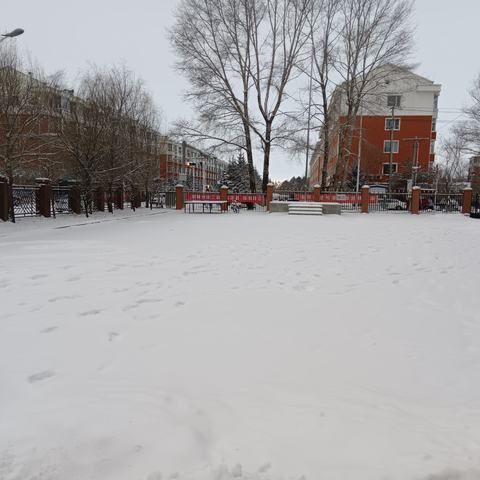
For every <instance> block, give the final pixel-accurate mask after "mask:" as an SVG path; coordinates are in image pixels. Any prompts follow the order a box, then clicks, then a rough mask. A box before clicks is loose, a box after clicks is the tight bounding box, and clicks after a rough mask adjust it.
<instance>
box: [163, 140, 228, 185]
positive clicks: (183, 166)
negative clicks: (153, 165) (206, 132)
mask: <svg viewBox="0 0 480 480" xmlns="http://www.w3.org/2000/svg"><path fill="white" fill-rule="evenodd" d="M225 168H226V163H225V162H224V161H222V160H219V159H218V158H216V157H215V156H213V155H210V154H208V153H206V152H203V151H202V150H199V149H198V148H196V147H193V146H192V145H189V144H188V143H186V142H181V143H178V142H175V141H174V140H173V139H169V138H168V137H165V138H164V139H163V142H162V150H161V154H160V181H161V182H162V183H164V184H165V185H167V186H170V187H172V186H174V185H176V184H178V183H181V184H184V185H186V186H187V188H189V189H191V190H195V191H200V192H201V191H206V190H212V189H214V188H216V187H217V186H218V183H219V182H220V180H221V179H222V176H223V172H224V171H225Z"/></svg>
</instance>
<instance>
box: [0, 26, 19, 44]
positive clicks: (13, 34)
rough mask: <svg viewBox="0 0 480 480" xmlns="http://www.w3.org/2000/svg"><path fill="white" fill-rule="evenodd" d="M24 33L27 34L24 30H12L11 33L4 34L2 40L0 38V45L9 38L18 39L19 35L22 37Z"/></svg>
mask: <svg viewBox="0 0 480 480" xmlns="http://www.w3.org/2000/svg"><path fill="white" fill-rule="evenodd" d="M24 32H25V30H24V29H23V28H16V29H15V30H12V31H11V32H9V33H4V34H2V38H0V43H2V42H3V41H4V40H6V39H7V38H14V37H18V36H19V35H22V33H24Z"/></svg>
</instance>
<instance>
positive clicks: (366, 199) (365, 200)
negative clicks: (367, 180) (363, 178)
mask: <svg viewBox="0 0 480 480" xmlns="http://www.w3.org/2000/svg"><path fill="white" fill-rule="evenodd" d="M369 206H370V187H369V186H368V185H364V186H363V187H362V213H368V211H369Z"/></svg>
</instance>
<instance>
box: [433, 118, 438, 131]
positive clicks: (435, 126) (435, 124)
mask: <svg viewBox="0 0 480 480" xmlns="http://www.w3.org/2000/svg"><path fill="white" fill-rule="evenodd" d="M436 131H437V119H436V118H434V119H433V120H432V132H436Z"/></svg>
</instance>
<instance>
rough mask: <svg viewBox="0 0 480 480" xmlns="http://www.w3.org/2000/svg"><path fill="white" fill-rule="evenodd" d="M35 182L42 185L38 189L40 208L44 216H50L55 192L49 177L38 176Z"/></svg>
mask: <svg viewBox="0 0 480 480" xmlns="http://www.w3.org/2000/svg"><path fill="white" fill-rule="evenodd" d="M35 183H38V184H39V185H40V187H39V189H38V210H39V212H40V215H41V216H42V217H47V218H49V217H50V216H51V215H52V199H53V192H52V186H51V185H50V180H49V179H48V178H36V179H35Z"/></svg>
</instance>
